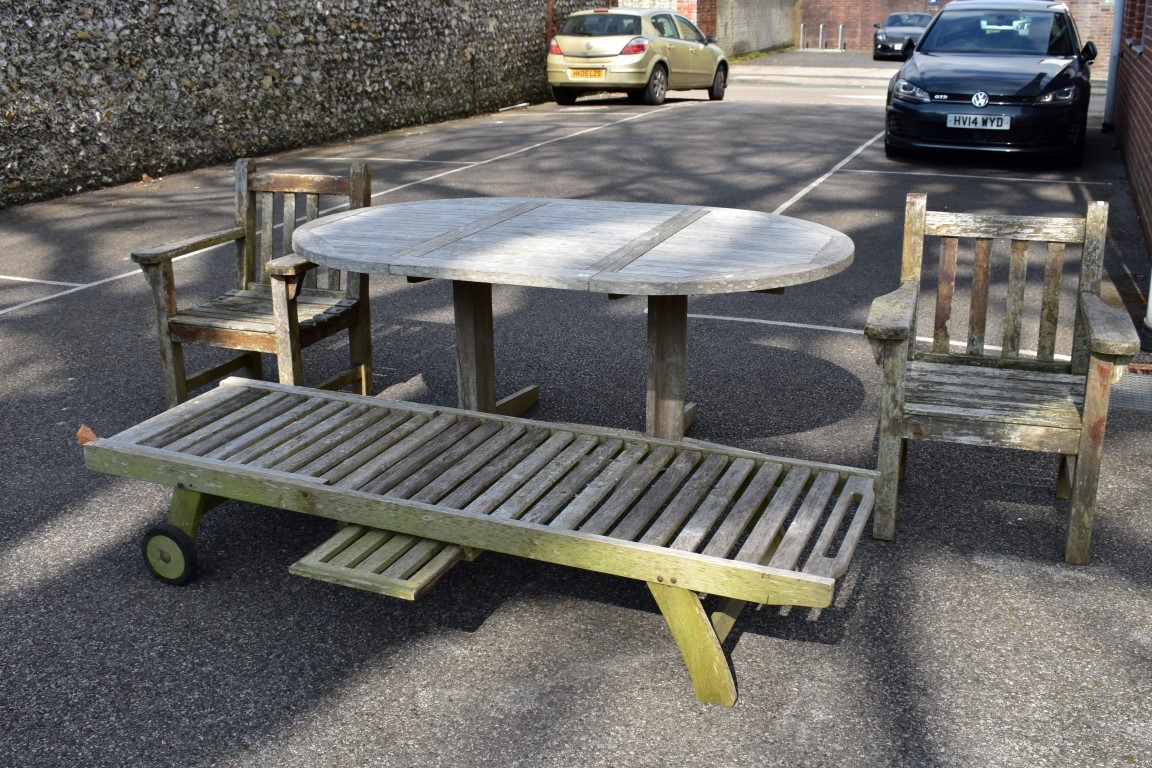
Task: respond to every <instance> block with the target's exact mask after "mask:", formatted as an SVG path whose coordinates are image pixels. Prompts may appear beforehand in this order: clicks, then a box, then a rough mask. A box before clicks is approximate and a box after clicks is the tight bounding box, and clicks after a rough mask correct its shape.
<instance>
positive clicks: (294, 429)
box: [84, 379, 876, 706]
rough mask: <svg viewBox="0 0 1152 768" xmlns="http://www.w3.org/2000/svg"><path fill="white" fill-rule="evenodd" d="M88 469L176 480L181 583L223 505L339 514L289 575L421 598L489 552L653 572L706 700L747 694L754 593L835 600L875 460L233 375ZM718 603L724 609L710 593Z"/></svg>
mask: <svg viewBox="0 0 1152 768" xmlns="http://www.w3.org/2000/svg"><path fill="white" fill-rule="evenodd" d="M84 456H85V462H86V464H87V466H88V467H89V468H91V469H94V470H98V471H101V472H109V473H112V474H116V475H124V476H127V477H133V478H138V479H141V480H148V481H151V482H155V483H161V484H164V485H169V486H172V487H173V488H174V489H175V491H174V494H173V499H172V506H171V509H170V512H169V515H168V522H167V523H166V524H164V525H161V526H157V527H156V528H154V529H152V530H150V531H149V532H148V534H146V536H145V540H144V552H145V558H146V560H147V561H148V563H149V567H150V568H151V569H152V570H153V572H154V573H155V574H156V575H157V576H158V577H159V578H161V579H163V580H165V581H169V582H172V583H183V582H184V581H187V580H188V578H190V577H191V576H192V573H193V571H194V569H195V559H196V553H195V545H194V542H195V539H196V534H197V531H198V528H199V524H200V518H201V515H202V513H203V512H205V511H206V510H208V509H210V508H211V507H213V506H215V505H216V504H218V503H219V502H221V501H223V500H225V499H239V500H243V501H248V502H253V503H257V504H263V505H266V506H270V507H278V508H282V509H288V510H293V511H296V512H303V513H305V514H311V515H318V516H321V517H326V518H331V519H333V520H337V521H339V522H341V523H344V524H346V525H344V526H343V527H341V528H340V529H339V530H338V531H337V532H336V534H335V535H334V536H332V537H331V538H330V539H329V540H328V541H325V542H324V543H323V544H321V545H320V546H319V547H317V548H316V550H315V551H314V552H312V553H311V554H309V555H308V556H306V557H304V558H303V559H302V560H300V561H299V562H298V563H296V564H295V565H293V566H292V567H291V571H292V572H293V573H296V574H299V575H302V576H309V577H312V578H317V579H322V580H324V581H329V582H333V583H337V584H344V585H347V586H352V587H358V588H361V589H368V590H372V591H375V592H379V593H382V594H386V595H393V596H397V597H402V598H408V599H414V598H415V597H417V596H419V595H420V594H421V593H422V592H423V591H424V590H425V589H427V588H428V587H429V586H430V585H431V584H432V583H433V582H435V581H436V579H437V578H439V577H440V576H441V575H442V574H443V573H445V572H446V571H447V570H448V569H449V568H451V567H452V566H454V565H456V564H457V563H458V562H460V561H461V560H464V559H471V558H472V557H474V556H475V555H477V554H478V553H479V552H480V551H482V550H492V551H494V552H503V553H506V554H510V555H518V556H521V557H528V558H533V559H536V560H542V561H545V562H550V563H557V564H560V565H568V566H572V567H574V568H583V569H586V570H591V571H599V572H602V573H610V574H615V575H617V576H624V577H627V578H632V579H638V580H640V581H643V582H645V583H646V584H647V585H648V587H649V589H650V590H651V592H652V594H653V596H654V597H655V599H656V602H657V603H658V605H659V607H660V610H661V612H662V613H663V615H664V618H665V620H666V621H667V623H668V627H669V629H670V630H671V631H672V635H673V636H674V638H675V639H676V642H677V644H678V645H679V647H680V650H681V653H682V655H683V657H684V660H685V664H686V665H687V667H688V671H689V673H690V675H691V677H692V681H693V684H694V686H695V690H696V695H697V697H698V698H699V699H700V700H702V701H707V702H712V703H717V704H724V705H728V706H730V705H732V704H733V703H734V702H735V700H736V686H735V681H734V679H733V676H732V673H731V670H730V669H729V665H728V660H727V659H726V658H725V656H724V653H723V651H722V649H721V643H722V642H723V640H724V638H725V637H726V636H727V635H728V632H729V630H730V629H731V627H732V625H733V623H734V622H735V620H736V618H737V616H738V615H739V613H740V610H741V609H742V608H743V606H744V605H745V604H746V603H749V602H752V603H762V604H770V605H796V606H809V607H814V608H823V607H826V606H828V605H829V604H830V603H831V601H832V596H833V590H834V587H835V579H836V578H838V577H839V576H841V575H842V574H843V573H844V571H845V570H846V569H847V567H848V564H849V561H850V559H851V557H852V553H853V551H854V549H855V547H856V544H857V542H858V541H859V538H860V534H861V532H862V531H863V529H864V527H865V524H866V522H867V520H868V517H869V515H870V513H871V510H872V503H873V485H874V482H875V474H876V473H875V472H872V471H868V470H861V469H851V468H846V467H837V466H829V465H823V464H814V463H809V462H801V461H794V460H791V459H781V458H774V457H770V456H765V455H762V454H758V453H752V452H748V451H741V450H736V449H730V448H724V447H720V446H715V445H705V444H701V443H693V442H675V441H668V440H657V439H653V438H647V437H638V436H635V435H632V434H629V433H623V432H618V431H615V430H610V429H601V428H595V427H585V426H580V427H573V426H566V425H564V426H562V425H557V424H547V423H542V422H537V421H530V420H527V419H519V418H511V417H503V416H496V415H492V414H487V413H476V412H472V411H465V410H459V409H454V408H437V407H433V406H427V405H419V404H415V403H402V402H395V401H389V400H382V399H379V398H372V397H363V396H360V395H352V394H345V393H339V392H327V391H320V390H313V389H304V388H299V387H289V386H284V385H280V384H273V383H268V382H262V381H254V380H250V379H229V380H227V381H225V382H224V384H222V385H221V386H220V387H219V388H217V389H215V390H213V391H211V392H208V393H207V394H204V395H202V396H200V397H198V398H196V399H194V400H190V401H188V402H187V403H184V404H181V405H179V406H177V407H175V408H172V409H171V410H169V411H166V412H164V413H162V414H160V415H158V416H156V417H154V418H152V419H149V420H148V421H145V422H143V423H141V424H139V425H137V426H135V427H132V428H131V429H128V430H126V431H124V432H121V433H120V434H119V435H116V436H115V437H111V438H103V439H98V440H95V441H92V442H89V443H87V444H86V445H85V446H84ZM707 595H712V596H716V597H718V598H721V600H720V605H719V607H718V609H717V610H716V611H715V612H713V614H712V615H711V616H709V615H708V614H707V613H706V612H705V610H704V608H703V607H702V603H701V596H707Z"/></svg>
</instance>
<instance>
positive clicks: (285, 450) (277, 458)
mask: <svg viewBox="0 0 1152 768" xmlns="http://www.w3.org/2000/svg"><path fill="white" fill-rule="evenodd" d="M388 415H389V414H388V412H387V411H381V410H370V409H368V408H367V407H366V406H363V405H345V407H344V408H343V409H342V410H340V412H339V413H337V414H336V415H334V416H333V417H332V418H329V419H325V420H324V421H321V422H319V423H317V424H313V425H311V426H309V427H307V428H306V429H304V430H303V431H301V432H300V433H299V434H296V435H294V438H293V439H291V440H285V441H284V442H283V443H281V444H280V445H278V446H277V447H275V448H273V449H272V450H270V451H267V452H266V453H264V454H262V455H260V456H257V457H254V458H253V459H251V460H250V461H249V462H248V463H250V464H252V465H254V466H257V467H276V468H279V469H284V468H286V467H291V468H292V469H295V468H298V467H302V466H304V465H305V464H307V463H308V462H309V461H311V460H312V459H314V458H316V457H317V456H319V455H320V454H321V453H323V452H324V451H326V450H327V449H329V448H331V447H332V446H333V445H335V444H337V443H342V442H344V441H345V440H347V439H348V438H349V437H350V436H352V435H354V434H356V432H358V431H360V430H361V429H363V428H364V427H366V426H367V425H369V424H372V423H374V422H376V421H379V420H380V419H382V418H385V417H386V416H388Z"/></svg>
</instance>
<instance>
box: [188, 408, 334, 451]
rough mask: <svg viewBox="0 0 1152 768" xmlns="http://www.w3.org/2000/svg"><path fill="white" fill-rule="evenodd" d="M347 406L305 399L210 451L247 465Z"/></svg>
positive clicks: (332, 416) (322, 422)
mask: <svg viewBox="0 0 1152 768" xmlns="http://www.w3.org/2000/svg"><path fill="white" fill-rule="evenodd" d="M346 408H347V406H346V405H345V404H344V403H331V402H329V403H325V402H322V401H311V400H310V401H306V402H304V403H301V404H300V405H298V406H296V407H295V408H293V409H292V410H290V411H288V412H287V413H285V414H283V415H282V416H279V417H277V418H276V419H273V420H270V421H267V422H265V423H264V424H261V425H260V426H259V427H257V428H255V429H253V430H251V431H250V432H248V433H247V434H246V435H242V436H240V437H237V438H234V439H232V440H231V441H229V442H228V443H225V444H224V445H222V446H220V447H219V448H216V449H214V450H213V451H212V453H211V454H210V455H211V456H212V458H215V459H228V460H230V461H235V462H237V463H238V464H248V463H250V462H252V461H254V460H256V459H257V458H259V457H261V456H263V455H264V454H266V453H268V452H269V451H272V450H275V449H276V448H279V447H280V446H282V445H283V444H284V443H287V442H290V441H294V440H295V439H296V437H297V436H298V435H299V434H301V433H302V432H304V431H306V430H308V429H309V428H311V427H315V426H317V425H322V424H324V423H325V422H327V421H328V420H330V419H337V418H339V414H340V412H341V411H343V410H345V409H346Z"/></svg>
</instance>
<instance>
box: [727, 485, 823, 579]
mask: <svg viewBox="0 0 1152 768" xmlns="http://www.w3.org/2000/svg"><path fill="white" fill-rule="evenodd" d="M839 480H840V476H839V475H837V474H836V473H835V472H821V473H819V474H818V475H816V479H815V480H813V481H812V485H811V487H809V489H808V493H807V494H805V496H804V502H803V503H802V504H801V505H800V509H799V510H797V512H796V516H795V517H794V518H792V522H791V523H790V524H789V525H788V530H787V531H785V532H784V538H783V540H782V541H781V542H780V544H779V546H777V547H776V551H775V553H774V554H773V555H772V559H771V560H770V561H769V563H768V564H769V565H770V566H772V567H773V568H784V569H787V570H793V569H794V568H795V567H796V563H797V562H799V560H800V556H801V555H802V554H804V549H805V548H806V547H807V546H808V543H809V540H810V539H811V538H812V532H813V531H815V530H816V526H817V525H818V524H819V522H820V518H821V517H823V516H824V511H825V510H826V509H827V507H828V502H829V501H830V500H831V498H832V493H833V492H834V491H835V490H836V484H837V483H838V482H839ZM765 517H767V515H765ZM756 533H757V532H756V531H753V532H752V534H751V535H749V537H748V539H749V542H751V541H752V540H753V539H754V538H755V537H756ZM745 549H749V557H748V558H744V557H742V555H743V554H744V551H743V549H742V550H741V553H740V555H738V556H737V559H739V560H743V559H750V560H752V562H763V560H762V559H752V558H755V557H756V556H757V555H758V554H759V555H760V558H763V557H764V555H763V554H761V551H760V550H753V549H752V548H751V547H749V546H748V545H747V544H746V545H745Z"/></svg>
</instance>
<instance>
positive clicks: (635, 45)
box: [620, 37, 648, 56]
mask: <svg viewBox="0 0 1152 768" xmlns="http://www.w3.org/2000/svg"><path fill="white" fill-rule="evenodd" d="M646 50H648V41H647V40H646V39H644V38H643V37H634V38H632V39H631V40H629V41H628V45H626V46H624V47H623V48H622V49H621V50H620V55H621V56H632V55H633V54H637V53H644V51H646Z"/></svg>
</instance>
